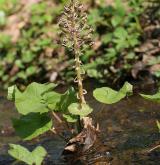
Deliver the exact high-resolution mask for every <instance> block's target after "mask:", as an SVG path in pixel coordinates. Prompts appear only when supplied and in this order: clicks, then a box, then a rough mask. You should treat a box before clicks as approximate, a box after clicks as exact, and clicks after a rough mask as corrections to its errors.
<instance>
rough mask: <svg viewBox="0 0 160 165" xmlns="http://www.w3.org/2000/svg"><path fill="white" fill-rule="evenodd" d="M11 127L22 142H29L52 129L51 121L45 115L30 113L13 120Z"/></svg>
mask: <svg viewBox="0 0 160 165" xmlns="http://www.w3.org/2000/svg"><path fill="white" fill-rule="evenodd" d="M13 127H14V128H15V130H16V133H17V135H18V136H20V137H21V138H22V139H24V140H31V139H33V138H35V137H37V136H39V135H41V134H43V133H45V132H46V131H48V130H50V129H51V128H52V120H51V119H50V118H49V117H48V116H47V114H46V113H43V114H40V113H30V114H28V115H25V116H21V117H20V119H13Z"/></svg>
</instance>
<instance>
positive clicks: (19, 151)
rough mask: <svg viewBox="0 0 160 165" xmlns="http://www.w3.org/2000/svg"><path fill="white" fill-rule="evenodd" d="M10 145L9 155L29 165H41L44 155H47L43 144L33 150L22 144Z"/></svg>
mask: <svg viewBox="0 0 160 165" xmlns="http://www.w3.org/2000/svg"><path fill="white" fill-rule="evenodd" d="M9 146H10V149H9V151H8V153H9V155H11V156H12V157H13V158H15V159H17V160H19V161H22V162H25V163H26V164H28V165H33V164H35V165H41V164H42V161H43V159H44V157H45V156H46V155H47V152H46V150H45V149H44V148H43V147H41V146H38V147H36V148H35V149H34V150H33V151H32V152H30V151H28V149H27V148H25V147H23V146H21V145H16V144H9Z"/></svg>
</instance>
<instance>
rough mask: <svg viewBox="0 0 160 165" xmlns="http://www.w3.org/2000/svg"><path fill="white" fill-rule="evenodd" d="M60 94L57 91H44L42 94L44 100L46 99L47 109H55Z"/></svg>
mask: <svg viewBox="0 0 160 165" xmlns="http://www.w3.org/2000/svg"><path fill="white" fill-rule="evenodd" d="M61 96H62V95H61V94H59V93H57V92H54V91H53V92H48V93H45V94H44V95H43V98H44V100H45V101H46V104H47V106H48V107H49V109H51V110H55V109H56V105H57V104H58V103H61V102H60V100H61Z"/></svg>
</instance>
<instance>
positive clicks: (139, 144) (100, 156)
mask: <svg viewBox="0 0 160 165" xmlns="http://www.w3.org/2000/svg"><path fill="white" fill-rule="evenodd" d="M88 101H89V104H90V105H91V106H92V107H93V108H94V113H93V115H92V117H93V118H94V120H95V121H97V122H99V124H100V129H101V133H100V138H99V139H100V140H99V142H98V143H97V144H96V145H95V146H94V148H92V150H90V151H89V152H88V153H87V154H85V155H80V156H79V160H81V163H80V161H79V163H78V162H77V163H76V164H77V165H78V164H86V165H92V164H95V165H109V164H110V165H143V164H144V165H158V164H160V149H156V150H154V151H152V152H149V150H150V149H152V148H153V147H155V146H157V145H159V144H160V133H159V132H158V129H157V126H156V120H157V119H159V120H160V104H159V105H158V104H155V103H152V102H148V101H145V100H144V99H142V98H141V97H140V96H138V95H136V94H135V95H134V96H132V97H129V98H127V99H124V100H122V101H121V102H119V103H117V104H114V105H104V104H100V103H98V102H97V101H96V100H94V99H93V98H92V97H91V94H90V93H89V97H88ZM17 115H18V114H17V113H16V110H15V108H14V106H13V104H12V103H11V102H9V101H7V100H6V99H5V93H3V92H1V93H0V165H11V164H12V163H13V159H12V158H10V157H9V156H8V155H7V149H8V145H7V144H8V143H22V142H20V139H19V138H18V137H16V135H15V133H14V130H13V128H12V125H11V118H13V117H17ZM35 144H36V145H37V144H42V145H43V146H44V147H45V148H46V150H47V151H48V155H49V156H48V157H47V158H46V161H45V162H46V163H45V164H47V165H53V164H55V165H62V164H64V165H67V164H69V163H66V162H65V161H64V160H63V158H62V157H61V153H62V151H63V148H64V146H65V142H64V141H63V140H61V139H60V138H58V137H56V136H51V137H50V136H47V137H44V138H41V139H37V140H36V141H33V142H30V143H27V144H26V143H24V145H26V146H28V147H29V148H30V149H32V148H34V146H35Z"/></svg>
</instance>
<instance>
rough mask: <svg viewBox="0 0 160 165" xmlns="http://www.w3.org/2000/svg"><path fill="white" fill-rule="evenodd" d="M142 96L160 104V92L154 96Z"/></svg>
mask: <svg viewBox="0 0 160 165" xmlns="http://www.w3.org/2000/svg"><path fill="white" fill-rule="evenodd" d="M140 95H141V96H142V97H143V98H145V99H147V100H150V101H154V102H157V103H160V91H159V92H158V93H156V94H154V95H145V94H140Z"/></svg>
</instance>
